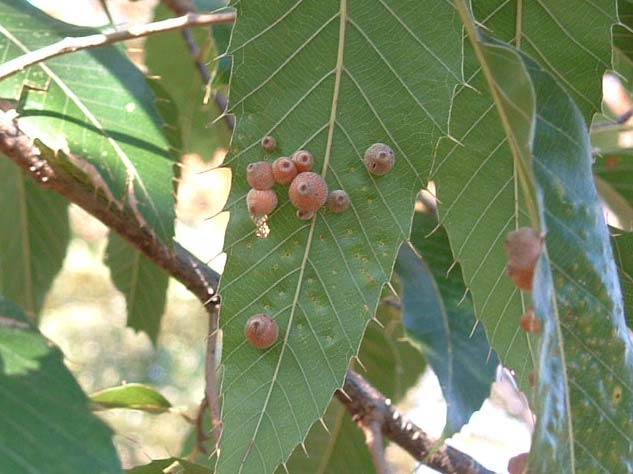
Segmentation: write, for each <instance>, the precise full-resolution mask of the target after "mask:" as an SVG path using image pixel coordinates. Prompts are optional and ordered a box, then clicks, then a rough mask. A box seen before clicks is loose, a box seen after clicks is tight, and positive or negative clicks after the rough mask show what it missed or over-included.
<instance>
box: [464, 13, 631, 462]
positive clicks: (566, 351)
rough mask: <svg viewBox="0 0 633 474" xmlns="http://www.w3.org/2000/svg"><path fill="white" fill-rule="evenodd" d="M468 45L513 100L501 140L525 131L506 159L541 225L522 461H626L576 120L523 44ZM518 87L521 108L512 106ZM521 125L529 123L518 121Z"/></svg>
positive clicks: (605, 277) (595, 226) (615, 333)
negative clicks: (535, 348)
mask: <svg viewBox="0 0 633 474" xmlns="http://www.w3.org/2000/svg"><path fill="white" fill-rule="evenodd" d="M460 9H461V11H460V13H461V14H462V16H463V18H465V22H466V24H467V25H468V26H469V28H470V30H469V33H470V34H471V35H478V33H477V32H476V30H475V27H474V22H472V21H471V20H470V17H469V14H468V12H467V10H466V7H465V3H463V2H460ZM474 48H475V50H476V52H477V56H478V58H479V59H480V61H481V63H482V66H483V67H484V68H487V73H486V76H487V81H488V83H489V85H490V89H491V90H492V91H493V94H494V96H495V98H496V110H497V111H498V113H499V115H500V116H501V117H502V119H504V118H505V116H506V115H507V114H509V113H511V112H512V110H515V111H520V112H521V113H522V115H523V116H524V120H523V121H522V122H521V121H515V122H512V123H508V121H505V122H504V126H505V130H506V132H507V134H508V137H509V139H513V138H516V137H521V136H522V137H529V142H528V143H527V145H528V146H529V149H530V151H531V153H530V154H528V155H524V154H521V153H520V151H521V147H520V146H519V147H515V148H513V152H514V161H515V164H517V163H518V164H520V165H522V166H523V168H524V169H528V171H529V172H530V175H529V176H527V178H528V179H530V180H533V181H532V182H531V184H532V185H533V187H534V191H535V194H536V201H535V202H533V203H532V204H533V205H534V206H536V209H537V215H530V219H531V225H532V226H533V227H537V228H540V229H541V230H542V231H543V232H544V233H545V235H546V245H545V249H546V250H545V252H544V255H543V257H542V258H541V260H540V263H539V265H538V274H537V276H536V283H535V288H534V293H533V304H534V310H535V312H536V314H537V315H538V317H540V318H541V319H543V320H544V329H543V335H542V341H541V345H540V351H541V352H540V354H539V364H538V380H539V382H538V388H537V396H536V402H535V405H536V409H537V410H536V411H537V427H536V431H535V434H534V440H533V445H532V450H531V457H530V472H533V473H536V474H545V473H551V472H552V471H553V470H556V472H561V473H595V472H609V473H625V472H629V471H631V469H632V468H633V455H632V453H631V440H632V439H633V422H631V421H630V419H629V417H628V415H627V413H630V412H631V410H632V409H633V396H632V395H633V371H632V369H633V364H632V361H631V356H630V354H631V349H633V348H632V347H631V340H630V338H629V335H628V330H627V328H626V326H625V324H624V317H623V311H622V297H621V293H620V288H619V284H618V276H617V272H616V267H615V263H614V260H613V254H612V252H611V246H610V243H609V234H608V230H607V227H606V223H605V222H604V218H603V215H602V209H601V205H600V202H599V200H598V196H597V191H596V188H595V185H594V183H593V175H592V172H591V147H590V144H589V136H588V131H587V126H586V123H585V122H584V120H583V118H582V115H581V113H580V111H579V109H578V108H577V107H576V106H575V104H574V103H573V101H572V100H571V99H570V97H569V96H568V95H567V94H566V93H565V91H564V90H563V88H562V87H561V86H560V85H559V84H558V83H557V82H556V81H555V80H554V78H553V77H552V75H550V74H549V73H547V72H546V71H545V70H544V69H542V68H541V66H539V65H538V64H537V63H536V62H534V61H533V60H532V59H530V58H529V57H528V56H527V55H525V54H523V53H520V52H518V51H517V50H516V49H514V48H512V47H511V46H509V45H507V44H504V43H499V42H493V41H490V40H487V39H481V38H480V39H479V40H477V38H475V46H474ZM508 84H510V85H508ZM512 84H515V85H516V84H522V85H526V86H527V88H526V89H523V88H522V87H516V86H515V85H514V86H513V85H512ZM499 97H503V100H499ZM526 97H527V98H531V101H530V102H531V103H532V104H533V107H532V108H531V109H525V108H523V107H521V104H522V103H523V101H525V100H526ZM528 103H529V102H528ZM525 126H527V127H528V128H530V130H529V131H526V130H518V129H517V127H525ZM524 177H525V176H524ZM529 188H530V187H529V186H527V187H526V192H522V196H523V197H524V199H525V201H526V202H528V201H530V200H531V199H534V198H535V196H532V195H530V189H529ZM598 379H599V380H600V383H598V384H596V380H598Z"/></svg>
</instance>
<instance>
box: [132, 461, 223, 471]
mask: <svg viewBox="0 0 633 474" xmlns="http://www.w3.org/2000/svg"><path fill="white" fill-rule="evenodd" d="M168 468H169V470H167V469H168ZM167 472H168V473H169V474H213V471H212V470H210V469H209V468H206V467H204V466H201V465H199V464H195V463H192V462H190V461H187V460H186V459H181V458H167V459H154V460H153V461H152V462H150V463H149V464H145V465H143V466H137V467H134V468H132V469H126V470H125V474H165V473H167Z"/></svg>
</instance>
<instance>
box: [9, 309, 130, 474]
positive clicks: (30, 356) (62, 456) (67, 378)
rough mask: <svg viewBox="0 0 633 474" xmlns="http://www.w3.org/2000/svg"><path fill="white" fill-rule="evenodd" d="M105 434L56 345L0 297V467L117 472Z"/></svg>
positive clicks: (45, 473)
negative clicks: (0, 458) (0, 452)
mask: <svg viewBox="0 0 633 474" xmlns="http://www.w3.org/2000/svg"><path fill="white" fill-rule="evenodd" d="M111 436H112V433H111V431H110V429H109V428H107V427H106V426H105V425H104V424H103V422H101V421H100V420H99V419H98V418H97V417H96V416H94V415H93V414H92V412H91V411H90V406H89V403H88V398H87V397H86V396H85V394H84V393H83V392H82V391H81V388H80V387H79V385H78V384H77V382H76V381H75V379H74V378H73V376H72V375H71V374H70V372H69V371H68V369H67V368H66V367H65V366H64V363H63V356H62V353H61V352H60V351H59V349H57V348H56V347H55V346H53V344H52V343H51V342H50V341H48V340H47V339H46V338H44V337H43V336H42V335H41V334H40V333H39V332H38V331H37V330H36V329H35V328H33V327H32V326H31V325H30V324H29V323H28V322H27V318H26V316H25V315H24V314H23V313H22V311H21V310H20V309H19V308H18V307H17V306H15V305H14V304H13V303H10V302H8V301H7V300H5V299H3V298H1V297H0V447H1V451H2V467H0V472H3V473H7V474H18V473H20V474H22V473H37V474H69V473H95V474H119V473H120V472H121V465H120V463H119V460H118V458H117V454H116V451H115V449H114V445H113V444H112V439H111Z"/></svg>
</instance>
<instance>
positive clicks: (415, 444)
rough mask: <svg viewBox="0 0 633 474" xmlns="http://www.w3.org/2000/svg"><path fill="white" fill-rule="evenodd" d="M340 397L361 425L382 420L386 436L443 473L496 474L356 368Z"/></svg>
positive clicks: (348, 372) (381, 424) (339, 391)
mask: <svg viewBox="0 0 633 474" xmlns="http://www.w3.org/2000/svg"><path fill="white" fill-rule="evenodd" d="M336 397H337V398H338V399H339V401H340V402H341V403H342V404H343V405H345V407H346V408H347V410H348V411H349V412H350V413H351V414H352V417H353V419H354V420H355V421H356V422H357V423H359V424H360V425H361V427H363V426H368V425H369V426H371V425H372V424H375V423H379V424H380V426H381V428H382V434H383V435H384V436H385V437H387V438H388V439H390V440H391V441H393V442H394V443H396V444H398V445H399V446H400V447H402V448H403V449H404V450H406V451H407V452H408V453H409V454H410V455H411V456H413V457H414V458H415V459H417V460H418V461H420V462H421V463H423V464H425V465H427V466H429V467H431V468H433V469H435V470H437V471H439V472H441V473H443V474H494V473H493V472H492V471H489V470H488V469H486V468H485V467H483V466H482V465H480V464H479V463H477V461H475V460H474V459H473V458H471V457H470V456H468V455H467V454H465V453H462V452H461V451H458V450H457V449H455V448H453V447H451V446H447V445H444V444H443V443H442V441H438V440H434V439H432V438H431V437H429V436H428V435H427V434H426V433H425V432H424V431H422V430H421V429H420V428H419V427H417V426H416V425H415V424H414V423H412V422H410V421H408V420H407V419H406V418H405V417H404V416H403V415H402V414H401V413H400V412H399V411H398V410H397V409H396V408H395V407H394V406H393V405H392V404H391V401H389V400H387V399H386V398H385V397H384V395H382V394H381V393H380V392H379V391H378V390H376V389H375V388H374V387H372V386H371V385H370V384H369V382H367V381H366V380H365V379H364V378H363V377H361V376H360V375H359V374H357V373H356V372H354V371H353V370H348V371H347V376H346V377H345V385H344V386H343V390H338V391H337V392H336ZM372 454H373V453H372Z"/></svg>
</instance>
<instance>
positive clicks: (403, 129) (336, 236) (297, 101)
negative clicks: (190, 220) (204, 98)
mask: <svg viewBox="0 0 633 474" xmlns="http://www.w3.org/2000/svg"><path fill="white" fill-rule="evenodd" d="M238 8H239V15H238V21H237V23H236V26H235V28H234V30H233V36H232V39H231V47H230V48H229V53H230V54H232V55H233V58H234V68H233V77H232V78H231V102H230V104H231V110H232V111H233V112H234V113H235V114H236V119H237V128H236V131H235V134H234V136H233V141H232V149H231V153H230V155H229V156H228V158H227V164H229V165H230V167H231V171H232V174H233V183H232V189H231V195H230V197H229V204H228V210H230V212H231V219H230V222H229V226H228V230H227V235H226V243H225V249H226V251H227V255H228V259H227V264H226V267H225V271H224V274H223V276H222V283H221V289H220V292H221V294H222V298H223V305H222V316H221V321H222V329H223V334H224V350H223V357H222V363H223V371H222V389H223V394H222V398H223V420H224V434H223V436H222V440H221V443H220V444H221V446H220V455H219V458H218V463H217V470H218V472H219V473H220V474H234V473H237V472H241V473H242V474H247V473H263V472H272V471H274V470H275V469H276V468H277V466H278V464H279V463H281V462H283V461H285V460H286V459H287V458H288V457H289V456H290V454H291V452H292V450H293V448H294V447H295V446H296V445H297V444H298V443H299V442H301V441H302V440H303V439H304V438H305V436H306V434H307V432H308V430H309V428H310V426H311V425H312V423H313V422H314V421H315V420H317V419H319V418H320V417H321V416H322V415H323V414H324V412H325V410H326V407H327V405H328V404H329V402H330V399H331V396H332V393H333V392H334V390H335V388H337V387H339V386H341V384H342V382H343V377H344V375H345V371H346V369H347V367H348V363H349V360H350V358H351V357H352V356H354V355H355V354H356V353H357V350H358V347H359V345H360V340H361V337H362V334H363V332H364V330H365V327H366V325H367V322H368V320H369V319H370V318H371V317H372V316H373V315H374V314H375V310H376V306H377V303H378V300H379V297H380V294H381V290H382V287H383V286H384V284H385V283H387V282H388V281H389V280H390V277H391V272H392V268H393V263H394V261H395V257H396V254H397V251H398V248H399V247H400V244H401V243H402V241H403V240H404V239H405V238H407V237H408V234H409V229H410V225H411V219H412V215H413V203H414V200H415V196H416V194H417V193H418V191H419V189H420V188H421V187H422V186H423V185H424V184H425V183H424V178H423V177H425V176H426V175H427V172H426V171H425V170H428V168H429V166H430V159H431V156H432V151H433V149H434V146H435V144H436V141H437V139H438V138H439V137H440V136H442V135H446V133H447V130H446V123H447V121H448V116H449V110H450V98H451V96H452V93H453V88H454V86H455V85H456V84H458V83H460V82H461V81H462V78H461V28H460V25H459V23H458V21H459V19H458V18H457V17H456V15H455V11H454V8H453V6H452V5H451V4H450V3H449V2H437V1H436V0H432V1H431V0H426V1H420V0H397V1H390V2H386V1H381V2H378V3H375V4H374V3H367V2H357V1H346V0H343V1H339V0H327V1H320V2H295V1H291V0H287V1H280V2H261V1H256V0H241V1H240V2H239V3H238ZM429 10H432V11H433V14H429ZM395 38H397V39H398V40H397V41H394V39H395ZM267 134H272V135H273V136H274V137H275V138H276V139H277V143H278V144H279V146H278V150H277V152H276V153H274V154H271V156H270V157H269V158H275V157H277V156H279V155H289V154H291V153H293V152H294V151H296V150H298V149H301V148H307V149H309V150H310V151H311V152H312V153H313V154H314V156H315V162H316V165H315V169H316V171H318V172H320V173H321V174H322V175H323V176H325V178H326V180H327V182H328V185H329V186H330V188H331V189H337V188H342V189H345V190H346V191H347V192H348V193H349V194H350V196H351V201H352V208H350V209H349V210H348V211H347V212H345V213H342V214H336V215H335V214H332V213H328V212H325V211H320V212H319V213H318V215H317V216H316V217H315V218H314V219H313V220H312V221H301V220H298V219H297V217H296V215H295V210H294V209H293V208H292V206H291V205H290V203H289V201H288V200H287V198H286V190H285V189H283V188H282V187H278V188H277V191H278V194H279V200H280V205H279V207H278V209H277V210H276V211H275V212H274V213H273V214H272V215H271V216H270V219H269V221H268V225H269V227H270V234H269V235H268V237H267V238H266V239H258V238H257V237H256V235H255V225H254V224H253V221H252V220H251V218H250V216H249V215H248V212H247V209H246V206H245V203H244V197H245V195H246V193H247V191H248V188H249V187H248V184H247V182H246V179H245V169H246V165H247V164H248V163H251V162H253V161H257V160H260V159H262V157H263V156H264V152H263V150H262V148H261V146H260V140H261V138H262V137H263V136H265V135H267ZM376 142H384V143H387V144H388V145H389V146H391V147H392V148H393V149H394V150H395V153H396V155H397V163H396V166H395V168H394V169H393V170H392V171H391V173H390V174H388V175H386V176H383V177H381V178H375V177H373V176H372V175H370V174H369V173H368V172H367V170H366V169H365V167H364V166H363V164H362V161H361V158H362V155H363V154H364V152H365V150H366V149H367V148H368V147H369V146H370V145H372V144H373V143H376ZM258 312H267V313H270V314H271V315H272V316H273V317H274V318H275V319H276V320H277V322H278V323H279V327H280V340H279V343H278V344H276V345H274V346H273V347H272V348H270V349H268V350H266V351H263V352H262V351H260V350H256V349H255V348H253V347H250V346H248V345H247V344H246V343H245V340H244V336H243V330H244V324H245V322H246V320H247V319H248V318H249V317H250V316H251V315H252V314H254V313H258ZM281 427H283V429H282V428H281Z"/></svg>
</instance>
